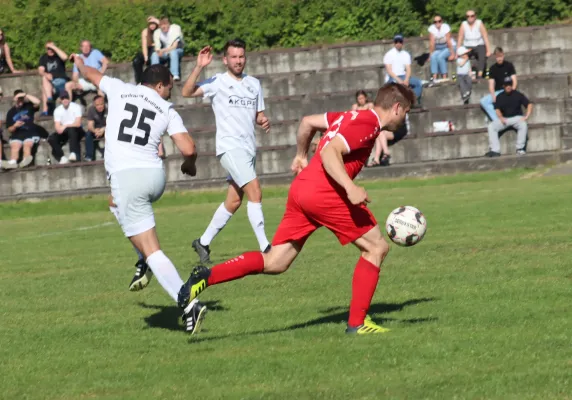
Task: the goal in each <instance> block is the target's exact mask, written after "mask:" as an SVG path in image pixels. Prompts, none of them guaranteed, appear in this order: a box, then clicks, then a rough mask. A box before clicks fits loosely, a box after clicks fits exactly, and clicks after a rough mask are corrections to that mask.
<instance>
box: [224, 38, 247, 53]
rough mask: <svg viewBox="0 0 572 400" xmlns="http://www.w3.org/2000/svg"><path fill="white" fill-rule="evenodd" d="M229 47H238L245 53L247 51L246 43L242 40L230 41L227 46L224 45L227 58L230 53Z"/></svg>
mask: <svg viewBox="0 0 572 400" xmlns="http://www.w3.org/2000/svg"><path fill="white" fill-rule="evenodd" d="M229 47H238V48H239V49H244V51H246V42H245V41H244V40H242V39H232V40H229V41H228V42H226V44H225V45H224V48H223V51H224V55H225V56H226V55H227V53H228V48H229Z"/></svg>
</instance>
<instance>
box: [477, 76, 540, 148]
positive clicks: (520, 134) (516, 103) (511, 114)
mask: <svg viewBox="0 0 572 400" xmlns="http://www.w3.org/2000/svg"><path fill="white" fill-rule="evenodd" d="M512 85H513V80H512V78H511V77H510V76H507V77H505V78H504V92H503V93H500V94H499V95H498V96H497V99H496V102H495V104H494V107H495V111H496V116H497V119H496V120H495V121H492V122H491V123H490V124H489V147H490V151H489V152H488V153H487V154H485V156H487V157H498V156H500V142H499V132H501V131H504V130H505V129H508V128H514V129H516V131H517V138H516V154H518V155H524V154H526V152H525V150H524V146H525V145H526V135H527V133H528V124H527V123H526V120H527V119H528V117H530V113H532V103H531V102H530V101H529V100H528V98H527V97H526V96H525V95H523V94H522V93H520V92H519V91H518V90H514V89H513V88H512ZM523 107H526V115H524V116H523V115H522V108H523Z"/></svg>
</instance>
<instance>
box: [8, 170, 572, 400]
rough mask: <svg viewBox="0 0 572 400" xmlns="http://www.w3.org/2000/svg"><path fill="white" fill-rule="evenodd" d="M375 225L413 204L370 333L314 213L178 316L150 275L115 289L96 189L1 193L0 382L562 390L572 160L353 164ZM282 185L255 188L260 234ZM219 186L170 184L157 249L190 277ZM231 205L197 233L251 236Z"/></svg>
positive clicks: (310, 391) (571, 369) (24, 387)
mask: <svg viewBox="0 0 572 400" xmlns="http://www.w3.org/2000/svg"><path fill="white" fill-rule="evenodd" d="M361 184H364V185H365V186H366V188H367V189H368V192H369V194H370V197H371V198H372V200H373V202H372V203H371V205H370V207H371V209H372V210H373V212H374V214H375V215H376V216H377V217H378V220H379V221H380V222H381V223H382V224H383V222H384V221H385V217H386V216H387V214H388V213H389V212H390V211H391V210H392V209H394V208H396V207H397V206H399V205H404V204H406V205H412V206H415V207H418V208H419V209H421V210H422V211H423V213H424V214H425V215H426V217H427V221H428V231H427V235H426V237H425V239H424V240H423V241H422V242H421V243H420V244H419V245H417V246H414V247H412V248H399V247H397V246H395V245H392V250H391V252H390V254H389V256H388V258H387V259H386V262H385V264H384V266H383V269H382V274H381V278H380V281H379V286H378V289H377V292H376V295H375V297H374V299H373V305H372V307H371V313H370V314H371V315H372V317H373V319H374V320H376V321H377V322H381V323H382V324H383V325H384V326H386V327H388V328H390V329H391V332H389V333H387V334H384V335H374V336H367V337H353V336H351V337H349V336H346V335H345V334H344V329H345V321H346V318H347V307H348V303H349V298H350V290H351V277H352V272H353V268H354V265H355V263H356V260H357V258H358V252H357V250H356V249H355V248H353V247H352V246H351V245H350V246H346V247H343V248H342V247H341V246H339V244H338V243H337V241H336V240H335V238H334V236H333V235H332V234H331V233H330V232H328V231H326V230H319V231H318V232H317V234H315V235H314V236H313V237H312V238H311V239H310V240H309V241H308V243H307V244H306V246H305V248H304V251H303V252H302V254H301V256H300V257H299V258H298V259H297V260H296V262H295V264H294V265H293V266H292V268H291V269H290V270H289V271H287V272H286V273H285V274H283V275H281V276H255V277H247V278H245V279H243V280H240V281H235V282H231V283H228V284H225V285H220V286H215V287H212V288H209V289H207V291H206V292H205V293H204V294H203V295H201V299H202V300H203V301H205V302H207V304H208V305H209V307H210V312H209V313H208V315H207V318H206V319H205V323H204V325H203V329H204V330H203V332H201V333H200V334H199V335H197V336H195V337H193V338H192V339H191V338H190V337H189V336H188V335H186V334H185V333H184V332H183V331H182V326H181V323H180V320H179V311H178V310H177V308H176V307H175V305H174V304H173V303H172V302H171V301H170V298H169V297H168V296H167V295H166V293H164V292H163V290H162V289H161V288H160V286H159V285H158V283H157V281H156V280H153V281H152V282H151V284H150V286H149V287H148V288H147V289H145V290H144V291H142V292H139V293H131V292H128V290H127V287H128V284H129V282H130V280H131V277H132V273H133V271H134V269H133V267H132V266H133V264H134V262H135V255H134V253H133V250H132V249H131V246H130V245H129V243H128V242H127V240H126V239H125V238H124V237H123V236H122V234H121V231H120V229H119V226H118V225H117V224H116V222H115V220H114V218H113V216H112V215H111V214H110V213H109V211H108V209H107V207H106V200H105V196H93V197H89V198H76V199H59V200H48V201H42V202H36V203H32V202H21V203H3V204H0V227H1V235H0V254H1V257H0V305H1V308H0V398H1V399H10V400H14V399H227V398H228V399H570V398H572V310H571V309H572V254H571V250H572V240H571V234H572V227H571V224H572V222H571V221H572V179H570V177H553V178H552V177H551V178H548V177H542V176H540V174H537V173H535V172H532V173H531V171H523V170H517V171H510V172H500V173H484V174H471V175H459V176H453V177H442V178H432V179H424V180H413V179H411V180H400V181H389V182H387V181H385V182H384V181H376V182H362V183H361ZM286 190H287V189H286V188H285V187H277V188H274V187H267V188H265V189H264V194H265V199H264V212H265V216H266V221H267V224H266V225H267V233H268V236H269V237H272V234H273V232H274V230H275V228H276V226H277V224H278V222H279V221H280V218H281V216H282V213H283V210H284V204H285V199H284V196H285V194H286ZM222 197H223V192H222V191H218V192H194V193H193V192H186V193H171V194H166V195H165V196H164V198H163V199H162V200H160V201H159V202H158V203H157V204H156V207H155V210H156V219H157V226H158V232H159V237H160V240H161V243H162V246H163V250H164V251H165V253H166V254H167V255H168V256H169V257H170V258H171V259H172V260H173V262H174V263H175V265H176V266H177V268H178V269H179V272H180V274H181V276H182V277H183V279H186V278H187V276H188V273H189V272H190V270H191V268H192V267H193V265H194V264H195V263H196V262H197V256H196V254H195V253H194V252H193V251H192V249H191V241H192V240H193V239H194V238H196V237H198V236H199V235H200V234H201V233H202V231H203V229H204V228H205V227H206V225H207V224H208V222H209V220H210V217H211V215H212V213H213V212H214V210H215V209H216V207H217V206H218V204H220V202H221V201H222ZM256 247H257V245H256V240H255V238H254V234H253V233H252V231H251V229H250V225H249V223H248V220H247V218H246V213H245V210H242V209H241V210H239V212H238V213H237V215H236V216H235V217H234V218H233V219H232V220H231V222H230V224H229V225H228V226H227V228H226V230H224V231H223V232H222V233H221V234H220V235H219V237H217V238H216V239H215V241H214V242H213V244H212V249H213V253H212V258H213V260H214V261H223V260H225V259H226V258H230V257H232V256H235V255H238V254H240V253H241V252H243V251H246V250H252V249H256Z"/></svg>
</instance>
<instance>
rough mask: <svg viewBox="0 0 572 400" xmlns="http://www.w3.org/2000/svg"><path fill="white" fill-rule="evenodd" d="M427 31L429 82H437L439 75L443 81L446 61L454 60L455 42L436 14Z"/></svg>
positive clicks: (448, 28) (449, 29) (448, 29)
mask: <svg viewBox="0 0 572 400" xmlns="http://www.w3.org/2000/svg"><path fill="white" fill-rule="evenodd" d="M428 31H429V54H430V56H429V57H430V59H431V80H432V81H435V80H437V78H438V77H439V74H441V77H442V78H443V79H447V61H448V60H449V61H453V60H454V59H455V40H454V39H453V38H452V37H451V27H450V26H449V24H446V23H444V22H443V17H441V16H440V15H439V14H437V15H435V17H434V18H433V25H431V26H430V27H429V29H428Z"/></svg>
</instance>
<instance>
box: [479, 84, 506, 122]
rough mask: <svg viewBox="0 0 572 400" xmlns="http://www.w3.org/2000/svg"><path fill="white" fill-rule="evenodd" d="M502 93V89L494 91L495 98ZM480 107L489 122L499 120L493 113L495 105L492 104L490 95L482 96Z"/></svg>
mask: <svg viewBox="0 0 572 400" xmlns="http://www.w3.org/2000/svg"><path fill="white" fill-rule="evenodd" d="M502 92H504V90H503V89H501V90H497V91H495V96H498V95H499V94H500V93H502ZM481 107H482V108H483V110H485V113H487V115H488V117H489V118H490V120H491V121H496V120H497V119H499V118H498V117H497V113H496V111H495V105H494V104H493V96H491V95H490V94H487V95H486V96H484V97H483V98H482V99H481Z"/></svg>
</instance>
